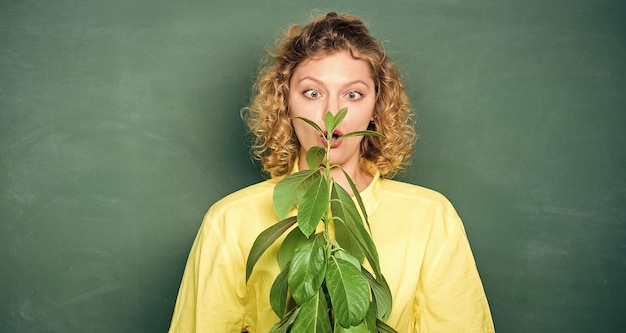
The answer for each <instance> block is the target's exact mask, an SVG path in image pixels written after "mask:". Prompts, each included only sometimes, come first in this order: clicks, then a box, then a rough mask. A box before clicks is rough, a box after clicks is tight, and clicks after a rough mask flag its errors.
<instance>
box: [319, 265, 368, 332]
mask: <svg viewBox="0 0 626 333" xmlns="http://www.w3.org/2000/svg"><path fill="white" fill-rule="evenodd" d="M326 287H327V288H328V293H329V295H330V300H331V303H332V306H333V310H334V314H335V318H336V319H337V321H338V322H339V323H340V324H341V326H343V327H349V326H350V325H357V324H359V323H360V322H362V321H363V319H364V318H365V314H366V313H367V310H368V308H369V304H370V289H369V285H368V284H367V280H366V279H365V277H364V276H363V274H361V271H360V270H359V269H358V268H356V267H354V265H353V264H352V263H350V262H348V261H345V260H342V259H338V258H335V257H331V259H330V261H329V262H328V268H327V270H326Z"/></svg>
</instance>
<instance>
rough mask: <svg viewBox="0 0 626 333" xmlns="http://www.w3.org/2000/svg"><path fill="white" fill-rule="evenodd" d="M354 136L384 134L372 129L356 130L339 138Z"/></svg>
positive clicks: (380, 135) (379, 135)
mask: <svg viewBox="0 0 626 333" xmlns="http://www.w3.org/2000/svg"><path fill="white" fill-rule="evenodd" d="M353 136H378V137H382V136H383V135H382V134H380V133H378V132H375V131H370V130H365V131H356V132H350V133H346V134H344V135H342V136H340V137H339V138H338V139H339V140H341V139H345V138H349V137H353Z"/></svg>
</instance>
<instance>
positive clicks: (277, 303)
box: [270, 266, 289, 317]
mask: <svg viewBox="0 0 626 333" xmlns="http://www.w3.org/2000/svg"><path fill="white" fill-rule="evenodd" d="M288 274H289V266H286V267H285V268H283V269H282V270H281V271H280V273H279V274H278V276H276V279H275V280H274V283H272V288H271V289H270V306H271V307H272V310H274V313H275V314H276V315H277V316H278V317H282V316H283V315H285V309H286V307H287V296H288V295H289V284H288V283H287V276H288Z"/></svg>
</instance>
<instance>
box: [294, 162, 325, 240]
mask: <svg viewBox="0 0 626 333" xmlns="http://www.w3.org/2000/svg"><path fill="white" fill-rule="evenodd" d="M318 173H319V172H318ZM328 200H329V198H328V183H327V182H326V179H325V178H324V177H316V178H315V179H314V180H313V182H312V183H311V185H310V187H309V188H308V189H307V191H306V193H304V196H303V197H302V201H301V202H300V205H299V207H298V227H299V228H300V230H302V233H303V234H304V235H305V236H307V237H309V236H310V235H311V234H312V233H313V232H314V231H315V228H317V226H318V224H320V221H321V220H322V216H323V215H324V212H326V210H327V209H328Z"/></svg>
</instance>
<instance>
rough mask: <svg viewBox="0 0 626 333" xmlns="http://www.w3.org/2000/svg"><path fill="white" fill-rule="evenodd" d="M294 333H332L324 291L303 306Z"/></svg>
mask: <svg viewBox="0 0 626 333" xmlns="http://www.w3.org/2000/svg"><path fill="white" fill-rule="evenodd" d="M291 331H292V332H302V333H306V332H311V333H331V332H332V329H331V327H330V318H329V317H328V305H327V304H326V297H325V296H324V293H323V292H322V290H319V292H318V293H317V294H315V295H314V296H313V297H311V298H310V299H309V300H308V301H306V302H305V303H304V304H302V309H301V310H300V314H299V315H298V318H296V320H295V322H294V323H293V327H292V329H291Z"/></svg>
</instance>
